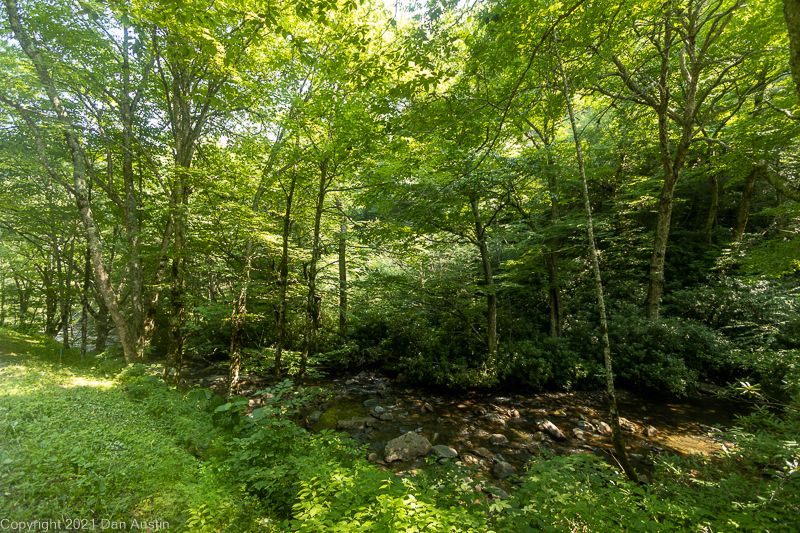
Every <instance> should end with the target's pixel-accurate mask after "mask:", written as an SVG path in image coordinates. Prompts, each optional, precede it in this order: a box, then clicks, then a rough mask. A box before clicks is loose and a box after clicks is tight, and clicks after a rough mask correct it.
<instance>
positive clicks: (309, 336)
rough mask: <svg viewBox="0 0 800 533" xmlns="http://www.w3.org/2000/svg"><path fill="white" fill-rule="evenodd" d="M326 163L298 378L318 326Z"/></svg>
mask: <svg viewBox="0 0 800 533" xmlns="http://www.w3.org/2000/svg"><path fill="white" fill-rule="evenodd" d="M328 163H329V159H328V158H325V159H323V160H322V162H321V163H320V166H319V187H318V189H317V202H316V206H315V209H314V240H313V242H312V245H311V246H312V248H311V263H310V264H309V267H308V299H307V302H306V338H305V342H303V353H302V355H301V358H300V379H303V378H305V375H306V367H307V365H308V354H309V351H310V350H311V349H312V348H313V347H314V342H315V339H316V335H317V330H318V329H319V327H320V318H321V299H320V298H319V296H318V295H317V263H318V262H319V258H320V256H321V255H322V249H321V248H322V246H321V239H320V234H321V227H322V211H323V209H324V208H325V195H326V193H327V192H328Z"/></svg>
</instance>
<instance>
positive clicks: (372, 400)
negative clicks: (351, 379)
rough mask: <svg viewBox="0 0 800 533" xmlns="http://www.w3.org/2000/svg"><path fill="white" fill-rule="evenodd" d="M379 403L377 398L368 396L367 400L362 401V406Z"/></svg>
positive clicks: (371, 405) (372, 405)
mask: <svg viewBox="0 0 800 533" xmlns="http://www.w3.org/2000/svg"><path fill="white" fill-rule="evenodd" d="M379 403H380V400H379V399H378V398H370V399H369V400H367V401H365V402H364V407H375V406H376V405H378V404H379Z"/></svg>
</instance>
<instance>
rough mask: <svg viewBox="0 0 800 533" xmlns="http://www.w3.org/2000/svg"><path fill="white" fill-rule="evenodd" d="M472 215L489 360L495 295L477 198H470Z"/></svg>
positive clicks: (493, 335) (493, 353)
mask: <svg viewBox="0 0 800 533" xmlns="http://www.w3.org/2000/svg"><path fill="white" fill-rule="evenodd" d="M470 205H471V206H472V217H473V219H474V221H475V244H477V246H478V249H479V250H480V254H481V266H482V267H483V285H484V287H485V289H484V290H485V291H486V349H487V350H488V351H489V358H490V360H492V361H493V360H494V358H495V356H496V355H497V295H496V294H495V292H494V276H493V274H492V260H491V255H489V245H488V244H487V242H486V228H485V227H484V225H483V222H482V221H481V213H480V210H479V209H478V199H477V198H474V197H473V198H471V199H470Z"/></svg>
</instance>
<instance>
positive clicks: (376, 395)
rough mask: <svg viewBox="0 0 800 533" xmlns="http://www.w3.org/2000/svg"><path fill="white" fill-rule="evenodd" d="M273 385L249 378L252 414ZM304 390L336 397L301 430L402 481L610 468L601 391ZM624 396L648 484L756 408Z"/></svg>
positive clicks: (195, 375)
mask: <svg viewBox="0 0 800 533" xmlns="http://www.w3.org/2000/svg"><path fill="white" fill-rule="evenodd" d="M221 370H222V369H218V368H215V367H213V366H212V367H208V368H205V369H202V370H199V369H195V370H192V369H187V370H186V373H185V378H186V382H185V385H186V386H200V387H206V388H210V389H212V390H215V391H217V392H222V391H224V389H225V384H226V379H227V377H226V375H225V374H224V373H221ZM270 384H271V380H270V379H269V378H262V377H260V376H256V375H246V376H243V377H242V394H244V395H245V396H248V397H250V404H251V408H256V407H258V406H259V405H261V404H262V402H263V401H266V400H267V399H266V398H263V397H261V396H258V395H256V392H257V391H259V390H261V389H263V388H266V387H268V386H269V385H270ZM305 386H306V387H319V388H322V389H325V390H328V391H329V395H328V396H329V399H327V400H325V401H321V402H318V403H314V404H308V405H305V406H304V409H303V411H302V412H301V418H300V419H299V420H298V422H299V423H300V424H302V425H304V426H305V427H306V428H307V429H308V430H309V431H313V432H319V431H321V430H324V429H331V430H336V431H343V432H346V433H347V434H348V435H350V437H351V438H352V439H354V440H355V441H356V442H357V443H358V444H361V445H363V447H364V450H365V454H366V456H367V457H368V459H369V460H370V462H372V463H374V464H375V465H376V467H377V468H381V469H384V470H392V471H394V472H395V473H397V474H398V475H401V476H402V475H408V474H410V473H413V472H414V471H416V470H419V469H422V468H427V467H429V466H430V465H431V464H434V463H435V462H446V461H456V462H457V463H458V464H463V465H465V466H473V467H475V468H476V475H477V476H479V477H484V478H486V479H488V480H491V481H492V482H493V483H495V484H496V485H498V486H499V487H501V488H504V489H506V490H507V489H509V485H508V482H509V481H511V482H513V481H515V480H516V479H517V478H515V477H513V474H521V473H522V472H524V470H525V463H527V462H528V461H530V460H531V459H533V458H534V457H538V456H541V455H542V454H545V453H547V452H552V453H555V454H560V455H564V454H575V453H591V454H595V455H598V456H601V457H603V458H604V459H605V460H607V461H609V462H612V464H613V455H612V453H611V452H612V450H613V444H612V442H611V437H610V428H608V423H609V422H610V420H609V419H608V416H607V410H606V402H605V394H604V393H603V392H602V391H571V392H538V393H531V394H529V395H526V394H519V393H517V394H510V395H503V394H499V393H497V392H491V391H467V392H443V391H432V390H427V389H422V388H415V387H413V386H411V385H409V384H407V383H405V382H404V381H403V380H402V379H390V378H388V377H386V376H383V375H381V374H379V373H375V372H361V373H359V374H357V375H352V376H344V377H339V378H332V379H324V378H323V379H309V380H307V381H306V383H305ZM617 395H618V402H619V407H620V412H621V414H622V415H623V417H624V418H623V421H622V425H623V430H624V437H625V440H626V444H627V446H628V448H629V450H630V453H631V458H632V460H633V462H634V466H635V467H636V469H637V471H638V472H640V473H643V474H644V475H645V476H646V475H649V474H650V473H651V472H652V466H653V456H656V455H660V454H664V453H672V454H678V455H685V454H705V455H714V454H716V453H718V452H721V451H722V450H723V446H728V447H730V446H731V444H730V443H724V442H722V440H721V438H720V430H719V429H718V428H717V426H722V427H729V426H731V425H732V424H733V423H734V422H735V417H736V416H737V415H746V414H748V413H749V412H752V408H751V407H750V406H749V405H746V404H739V403H732V402H730V401H726V400H724V399H720V398H718V397H717V396H716V395H715V394H714V393H713V390H712V389H711V388H709V390H707V391H706V392H698V393H697V394H696V395H695V396H693V397H689V398H676V397H674V396H667V395H662V396H646V395H642V394H638V393H633V392H630V391H625V390H618V392H617ZM409 433H410V434H413V435H414V436H413V437H412V436H409V437H406V438H405V439H404V440H407V441H413V442H414V443H415V444H416V445H415V446H412V448H413V449H410V450H407V453H393V452H392V451H391V448H392V445H390V443H392V441H394V440H395V439H397V438H398V437H401V436H403V435H405V434H409ZM417 437H419V438H417ZM422 438H424V439H422ZM424 440H427V443H429V444H427V445H426V444H425V443H424V442H423V441H424ZM394 444H396V443H394ZM387 445H389V448H387ZM387 455H390V456H389V457H387Z"/></svg>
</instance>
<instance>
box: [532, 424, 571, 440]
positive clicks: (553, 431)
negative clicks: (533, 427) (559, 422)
mask: <svg viewBox="0 0 800 533" xmlns="http://www.w3.org/2000/svg"><path fill="white" fill-rule="evenodd" d="M539 429H541V430H542V431H544V432H545V433H548V434H549V435H550V436H551V437H553V438H554V439H556V440H567V436H566V435H564V433H562V431H561V430H560V429H558V427H556V425H555V424H553V423H552V422H550V421H549V420H544V421H542V422H540V423H539Z"/></svg>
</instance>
